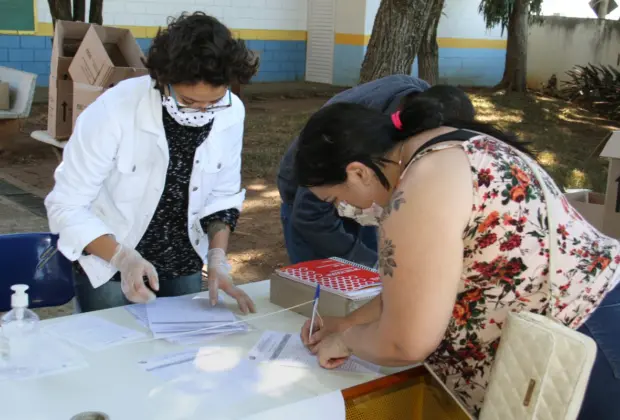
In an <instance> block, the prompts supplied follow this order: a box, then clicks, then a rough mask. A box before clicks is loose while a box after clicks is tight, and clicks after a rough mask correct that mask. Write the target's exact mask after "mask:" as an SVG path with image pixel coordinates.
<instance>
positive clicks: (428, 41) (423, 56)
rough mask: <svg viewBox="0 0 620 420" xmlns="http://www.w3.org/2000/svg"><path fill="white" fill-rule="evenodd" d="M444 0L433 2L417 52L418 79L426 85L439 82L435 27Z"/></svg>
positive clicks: (439, 17)
mask: <svg viewBox="0 0 620 420" xmlns="http://www.w3.org/2000/svg"><path fill="white" fill-rule="evenodd" d="M443 5H444V0H435V4H434V5H433V8H432V10H431V16H430V18H429V19H428V25H427V27H426V31H425V32H424V37H423V38H422V41H421V42H420V49H419V50H418V77H419V78H420V79H422V80H426V81H427V82H428V84H430V85H431V86H432V85H435V84H437V81H438V80H439V45H438V44H437V26H438V25H439V20H440V19H441V12H442V11H443Z"/></svg>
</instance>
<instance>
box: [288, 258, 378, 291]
mask: <svg viewBox="0 0 620 420" xmlns="http://www.w3.org/2000/svg"><path fill="white" fill-rule="evenodd" d="M276 273H277V274H278V275H279V276H281V277H284V278H287V279H289V280H293V281H296V282H298V283H302V284H306V285H309V286H313V287H316V284H317V283H318V284H320V285H321V288H324V289H326V290H328V291H330V292H332V293H334V294H337V295H340V296H343V297H346V298H349V299H355V298H363V297H366V296H369V295H375V294H377V293H379V291H380V289H381V278H380V277H379V273H378V272H377V271H376V270H373V269H371V268H368V267H365V266H362V265H359V264H355V263H352V262H350V261H346V260H343V259H340V258H326V259H323V260H316V261H308V262H304V263H300V264H295V265H290V266H288V267H283V268H281V269H279V270H276Z"/></svg>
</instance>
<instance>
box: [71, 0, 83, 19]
mask: <svg viewBox="0 0 620 420" xmlns="http://www.w3.org/2000/svg"><path fill="white" fill-rule="evenodd" d="M73 20H75V21H78V22H86V0H73Z"/></svg>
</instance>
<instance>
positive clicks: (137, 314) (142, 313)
mask: <svg viewBox="0 0 620 420" xmlns="http://www.w3.org/2000/svg"><path fill="white" fill-rule="evenodd" d="M125 309H127V311H129V313H130V314H132V315H133V316H134V318H136V321H138V323H139V324H140V325H142V326H143V327H145V328H148V327H149V318H148V316H147V314H146V305H145V304H144V303H135V304H133V305H127V306H125Z"/></svg>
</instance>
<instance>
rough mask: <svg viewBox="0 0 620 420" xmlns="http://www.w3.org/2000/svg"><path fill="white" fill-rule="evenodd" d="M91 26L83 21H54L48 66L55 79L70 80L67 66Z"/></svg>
mask: <svg viewBox="0 0 620 420" xmlns="http://www.w3.org/2000/svg"><path fill="white" fill-rule="evenodd" d="M91 26H93V25H92V24H90V23H84V22H71V21H65V20H58V21H56V29H55V30H54V42H53V44H52V61H51V66H50V67H51V70H50V74H51V75H52V76H54V77H55V78H56V79H58V80H71V76H70V75H69V66H70V65H71V62H72V61H73V57H75V54H77V51H78V49H79V47H80V45H81V44H82V40H83V39H84V37H85V36H86V33H87V32H88V29H90V27H91Z"/></svg>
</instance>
